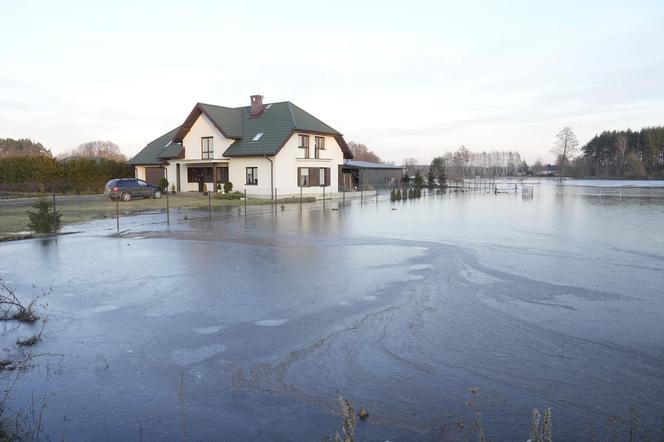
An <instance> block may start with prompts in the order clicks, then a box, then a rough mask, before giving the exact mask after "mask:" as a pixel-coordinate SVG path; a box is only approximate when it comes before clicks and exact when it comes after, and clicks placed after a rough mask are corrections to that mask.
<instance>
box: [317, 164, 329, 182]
mask: <svg viewBox="0 0 664 442" xmlns="http://www.w3.org/2000/svg"><path fill="white" fill-rule="evenodd" d="M326 173H327V168H326V167H321V168H320V170H319V171H318V183H319V185H320V186H326V185H327V176H326Z"/></svg>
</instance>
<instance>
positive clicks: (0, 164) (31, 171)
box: [0, 156, 134, 193]
mask: <svg viewBox="0 0 664 442" xmlns="http://www.w3.org/2000/svg"><path fill="white" fill-rule="evenodd" d="M133 176H134V168H133V166H130V165H128V164H126V163H121V162H118V161H114V160H106V159H87V158H76V159H68V160H64V161H58V160H56V159H54V158H51V157H47V156H36V157H9V158H0V191H19V192H40V191H46V192H59V193H101V192H103V191H104V185H105V184H106V183H107V182H108V181H109V180H110V179H113V178H128V177H133Z"/></svg>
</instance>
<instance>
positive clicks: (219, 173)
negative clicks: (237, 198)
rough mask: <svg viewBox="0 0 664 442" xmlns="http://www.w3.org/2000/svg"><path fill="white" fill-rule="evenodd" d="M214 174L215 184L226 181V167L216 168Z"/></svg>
mask: <svg viewBox="0 0 664 442" xmlns="http://www.w3.org/2000/svg"><path fill="white" fill-rule="evenodd" d="M214 173H215V176H214V178H215V181H216V182H218V183H222V184H223V183H225V182H227V181H228V167H217V168H215V171H214Z"/></svg>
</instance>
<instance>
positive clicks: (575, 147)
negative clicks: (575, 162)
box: [551, 127, 579, 182]
mask: <svg viewBox="0 0 664 442" xmlns="http://www.w3.org/2000/svg"><path fill="white" fill-rule="evenodd" d="M578 151H579V142H578V141H577V140H576V135H574V132H573V131H572V128H571V127H566V128H564V129H563V130H561V131H560V132H558V135H556V143H555V144H554V146H553V149H551V152H552V153H554V154H555V155H556V158H557V160H558V162H559V164H560V174H559V178H560V182H562V180H563V176H564V175H565V165H566V164H568V163H569V162H570V160H571V159H572V158H574V156H575V155H576V153H577V152H578Z"/></svg>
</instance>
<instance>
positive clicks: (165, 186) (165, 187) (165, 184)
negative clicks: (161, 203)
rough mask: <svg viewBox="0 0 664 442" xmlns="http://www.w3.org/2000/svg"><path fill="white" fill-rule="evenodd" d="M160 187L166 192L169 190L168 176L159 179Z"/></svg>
mask: <svg viewBox="0 0 664 442" xmlns="http://www.w3.org/2000/svg"><path fill="white" fill-rule="evenodd" d="M159 187H161V190H163V191H164V192H166V191H167V190H168V180H167V179H166V178H162V179H160V180H159Z"/></svg>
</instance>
